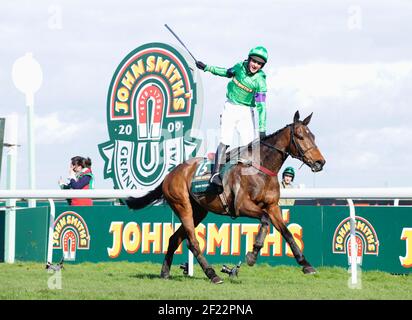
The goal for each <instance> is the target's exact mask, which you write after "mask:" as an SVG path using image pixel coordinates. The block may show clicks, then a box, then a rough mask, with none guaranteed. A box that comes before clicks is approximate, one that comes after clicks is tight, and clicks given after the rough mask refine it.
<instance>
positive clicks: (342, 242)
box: [332, 217, 379, 264]
mask: <svg viewBox="0 0 412 320" xmlns="http://www.w3.org/2000/svg"><path fill="white" fill-rule="evenodd" d="M355 234H356V236H355V238H356V245H355V248H356V251H357V252H356V259H357V263H358V264H362V257H363V254H368V255H376V256H377V255H378V253H379V240H378V235H377V234H376V231H375V229H374V227H373V225H372V224H371V223H370V222H369V221H368V220H366V219H365V218H362V217H356V218H355ZM332 246H333V248H332V249H333V253H340V254H347V255H348V262H349V264H350V263H351V259H350V257H351V248H352V247H351V237H350V218H349V217H348V218H346V219H344V220H343V221H341V223H340V224H339V226H338V227H337V228H336V230H335V234H334V235H333V241H332Z"/></svg>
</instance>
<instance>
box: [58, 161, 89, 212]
mask: <svg viewBox="0 0 412 320" xmlns="http://www.w3.org/2000/svg"><path fill="white" fill-rule="evenodd" d="M91 166H92V160H91V159H90V158H83V157H80V156H76V157H73V158H71V160H70V170H69V178H68V179H67V180H68V181H67V183H64V181H63V179H61V178H60V180H59V185H60V188H61V189H78V190H88V189H93V184H94V176H93V173H92V169H91ZM68 202H69V204H70V205H72V206H92V205H93V201H92V199H82V198H79V199H76V198H73V199H69V200H68Z"/></svg>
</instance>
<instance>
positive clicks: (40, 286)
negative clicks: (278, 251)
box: [0, 262, 412, 300]
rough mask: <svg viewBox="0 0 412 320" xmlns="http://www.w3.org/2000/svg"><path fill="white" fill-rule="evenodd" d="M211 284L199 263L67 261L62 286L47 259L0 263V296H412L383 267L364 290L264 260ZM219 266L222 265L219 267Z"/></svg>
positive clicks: (409, 280) (329, 275)
mask: <svg viewBox="0 0 412 320" xmlns="http://www.w3.org/2000/svg"><path fill="white" fill-rule="evenodd" d="M215 267H216V271H218V273H219V274H220V275H221V277H222V279H224V283H223V284H221V285H213V284H211V283H210V281H209V280H208V279H207V278H206V276H205V275H204V274H203V272H202V271H201V270H200V267H199V266H198V265H195V276H194V277H193V278H190V277H186V276H183V274H182V270H181V269H179V266H176V265H174V266H173V268H172V272H171V274H172V278H171V279H169V280H163V279H160V278H159V273H160V264H154V263H129V262H110V263H96V264H94V263H82V264H69V263H66V264H65V269H64V270H62V282H61V284H62V289H49V288H48V282H51V280H50V277H51V276H52V274H49V273H47V271H46V270H45V269H44V264H39V263H26V262H24V263H22V262H17V263H15V264H5V263H1V264H0V299H74V300H77V299H139V300H157V299H166V300H170V299H175V300H176V299H178V300H179V299H202V300H221V299H224V300H232V299H236V300H257V299H260V300H266V299H270V300H274V299H295V300H296V299H322V300H324V299H348V300H349V299H412V277H409V276H399V275H391V274H388V273H384V272H378V271H368V272H365V271H364V272H362V289H349V288H348V285H347V283H348V279H349V274H348V272H347V270H346V269H343V268H337V267H334V268H330V267H323V268H318V273H317V274H316V275H304V274H303V273H302V272H301V271H300V268H299V267H290V266H277V267H271V266H269V265H266V264H261V265H256V266H254V267H248V266H246V265H242V267H241V268H240V272H239V277H238V278H234V279H230V278H229V277H228V275H226V274H223V273H221V272H220V267H221V265H216V266H215ZM218 268H219V269H218Z"/></svg>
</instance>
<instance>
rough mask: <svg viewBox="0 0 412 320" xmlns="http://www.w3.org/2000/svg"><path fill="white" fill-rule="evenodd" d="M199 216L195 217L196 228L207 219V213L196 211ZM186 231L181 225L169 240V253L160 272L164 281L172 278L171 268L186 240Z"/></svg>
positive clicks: (201, 210) (202, 210)
mask: <svg viewBox="0 0 412 320" xmlns="http://www.w3.org/2000/svg"><path fill="white" fill-rule="evenodd" d="M196 212H197V214H196V215H194V226H195V227H197V225H198V224H199V223H200V222H201V221H202V220H203V219H204V218H205V217H206V215H207V211H206V210H204V209H200V210H198V211H196ZM186 237H187V235H186V230H185V228H184V226H183V225H181V226H180V227H179V228H178V229H177V230H176V231H175V233H173V235H172V236H171V237H170V238H169V246H168V248H167V253H166V256H165V259H164V261H163V265H162V270H161V272H160V277H162V278H164V279H168V278H169V277H170V268H171V266H172V262H173V255H174V253H175V251H176V250H177V248H178V247H179V245H180V243H181V242H182V241H183V240H184V239H186Z"/></svg>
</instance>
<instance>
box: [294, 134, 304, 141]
mask: <svg viewBox="0 0 412 320" xmlns="http://www.w3.org/2000/svg"><path fill="white" fill-rule="evenodd" d="M295 137H296V138H298V139H299V140H303V137H302V136H301V135H300V134H299V133H296V132H295Z"/></svg>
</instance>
